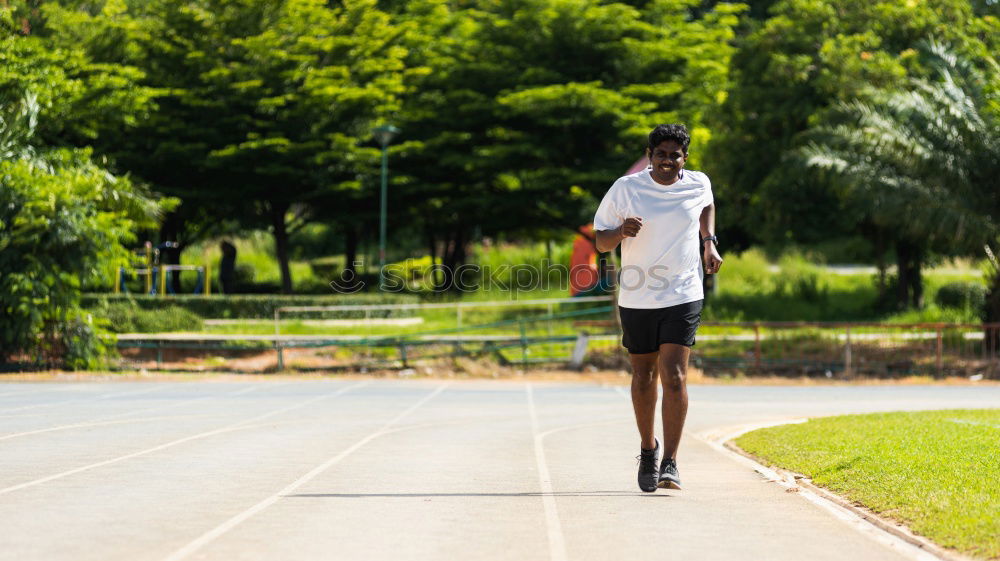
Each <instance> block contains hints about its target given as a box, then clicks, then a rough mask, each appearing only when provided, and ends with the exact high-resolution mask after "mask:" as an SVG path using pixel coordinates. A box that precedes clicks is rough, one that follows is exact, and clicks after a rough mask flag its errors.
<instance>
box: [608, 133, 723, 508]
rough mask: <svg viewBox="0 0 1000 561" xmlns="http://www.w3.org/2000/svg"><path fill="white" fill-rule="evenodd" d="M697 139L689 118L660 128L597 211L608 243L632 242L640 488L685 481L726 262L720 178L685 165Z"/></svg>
mask: <svg viewBox="0 0 1000 561" xmlns="http://www.w3.org/2000/svg"><path fill="white" fill-rule="evenodd" d="M690 143H691V136H690V135H689V134H688V131H687V129H686V128H684V125H660V126H658V127H656V128H655V129H653V131H652V132H651V133H649V143H648V146H647V147H646V156H647V157H649V162H650V167H649V168H648V169H645V170H643V171H640V172H638V173H634V174H632V175H626V176H625V177H622V178H620V179H618V181H615V183H614V185H612V186H611V189H610V190H608V192H607V194H606V195H605V196H604V200H602V201H601V206H600V207H599V208H598V209H597V215H596V216H595V217H594V229H595V230H596V234H597V249H598V250H599V251H602V252H604V251H614V249H615V247H617V246H618V244H619V243H621V244H622V270H621V276H620V279H619V296H618V311H619V314H620V316H621V321H622V330H623V331H624V336H623V337H622V345H624V346H625V348H627V349H628V352H629V359H630V360H631V362H632V371H633V375H632V407H633V409H635V422H636V425H637V426H638V428H639V436H640V438H641V439H642V441H641V444H640V447H641V451H640V454H639V488H640V489H642V490H643V491H645V492H647V493H651V492H653V491H656V488H657V487H663V488H667V489H680V488H681V480H680V476H679V474H678V472H677V448H678V446H679V445H680V441H681V431H682V430H683V428H684V419H685V417H686V416H687V407H688V397H687V387H686V385H685V377H686V374H687V365H688V357H689V356H690V355H691V346H693V345H694V339H695V332H696V331H697V330H698V323H699V321H700V320H701V308H702V305H703V304H704V301H705V295H704V291H703V289H702V279H703V275H704V273H717V272H719V267H721V266H722V257H720V256H719V252H718V250H717V249H716V243H717V241H718V240H717V239H716V237H715V199H714V198H713V196H712V183H711V182H710V181H709V180H708V176H707V175H705V174H704V173H701V172H700V171H691V170H686V169H684V163H685V162H686V161H687V157H688V145H689V144H690ZM702 257H703V258H704V267H705V268H704V272H703V271H702V267H701V259H702ZM657 377H659V379H660V382H661V383H662V384H663V410H662V415H663V441H662V443H661V442H660V439H658V438H656V437H655V436H654V434H653V433H654V424H655V421H654V419H655V414H656V399H657V393H658V390H657V385H656V380H657ZM661 453H662V456H663V462H662V463H660V465H659V468H657V462H658V460H659V459H660V455H661Z"/></svg>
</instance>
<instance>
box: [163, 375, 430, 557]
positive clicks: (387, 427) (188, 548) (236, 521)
mask: <svg viewBox="0 0 1000 561" xmlns="http://www.w3.org/2000/svg"><path fill="white" fill-rule="evenodd" d="M448 385H449V384H448V383H444V384H441V385H440V386H438V388H437V389H436V390H434V391H433V392H431V393H430V394H428V395H426V396H424V398H423V399H421V400H420V401H418V402H417V403H416V404H414V405H412V406H411V407H410V408H409V409H407V410H406V411H403V412H402V413H400V414H399V415H396V416H395V417H393V418H392V419H391V420H389V421H388V422H386V423H385V424H384V425H382V427H381V428H379V429H378V430H377V431H375V432H373V433H372V434H370V435H368V436H366V437H364V438H362V439H361V440H359V441H357V442H355V443H354V444H353V445H351V447H349V448H347V449H346V450H344V451H343V452H341V453H339V454H337V455H336V456H334V457H332V458H330V459H329V460H327V461H325V462H323V463H322V464H320V465H318V466H316V467H314V468H313V469H312V470H310V471H309V473H307V474H305V475H303V476H302V477H300V478H298V479H296V480H295V481H293V482H292V483H290V484H289V485H288V486H286V487H285V488H284V489H282V490H280V491H278V492H277V493H275V494H273V495H271V496H270V497H268V498H266V499H264V500H262V501H261V502H259V503H257V504H255V505H253V506H252V507H250V508H248V509H246V510H244V511H243V512H241V513H239V514H237V515H236V516H233V517H232V518H230V519H229V520H226V521H225V522H223V523H222V524H219V525H218V526H216V527H215V528H212V529H211V530H209V531H207V532H205V533H204V534H202V535H201V536H199V537H197V538H196V539H194V540H193V541H191V542H190V543H188V544H187V545H185V546H184V547H181V548H180V549H178V550H177V551H174V552H173V553H171V554H170V555H168V556H167V557H165V558H164V561H178V560H180V559H184V558H186V557H188V556H189V555H191V554H192V553H194V552H196V551H198V550H199V549H201V548H203V547H205V546H206V545H208V544H209V543H211V542H212V541H214V540H215V539H217V538H218V537H219V536H221V535H223V534H225V533H226V532H228V531H230V530H232V529H233V528H235V527H236V526H238V525H240V524H241V523H242V522H244V521H245V520H247V519H249V518H250V517H252V516H254V515H255V514H257V513H258V512H260V511H262V510H264V509H265V508H267V507H269V506H271V505H272V504H274V503H275V502H277V501H278V499H280V498H281V497H283V496H285V495H288V494H289V493H291V492H292V491H294V490H296V489H298V488H299V487H301V486H302V485H304V484H306V483H308V482H309V481H310V480H311V479H313V478H314V477H316V476H317V475H319V474H321V473H323V472H324V471H326V470H327V469H329V468H330V467H331V466H333V465H334V464H336V463H338V462H340V461H341V460H343V459H344V458H346V457H347V456H348V455H350V454H351V453H353V452H354V451H355V450H357V449H358V448H361V447H362V446H364V445H365V444H368V443H369V442H371V441H372V440H375V439H376V438H378V437H380V436H383V435H385V434H388V433H391V432H397V431H399V430H402V429H392V428H391V427H392V425H394V424H396V423H398V422H399V421H401V420H402V419H403V418H404V417H406V416H407V415H409V414H410V413H412V412H414V411H416V410H417V409H418V408H419V407H421V406H422V405H424V404H425V403H427V402H428V401H430V400H431V399H433V398H434V397H435V396H436V395H438V394H439V393H441V392H442V391H444V389H445V388H446V387H448Z"/></svg>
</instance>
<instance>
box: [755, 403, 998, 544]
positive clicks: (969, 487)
mask: <svg viewBox="0 0 1000 561" xmlns="http://www.w3.org/2000/svg"><path fill="white" fill-rule="evenodd" d="M736 444H737V445H739V446H740V447H741V448H743V449H744V450H746V451H747V452H750V453H751V454H754V455H756V456H759V457H761V458H763V459H764V460H765V461H766V462H767V463H769V464H770V465H776V466H780V467H782V468H786V469H789V470H792V471H796V472H799V473H803V474H805V475H807V476H808V477H811V478H812V480H813V481H814V482H815V483H816V484H818V485H821V486H823V487H826V488H828V489H830V490H831V491H833V492H835V493H837V494H839V495H842V496H844V497H847V498H849V499H851V500H854V501H857V502H859V503H861V504H863V505H865V506H867V507H869V508H871V509H872V510H874V511H876V512H879V513H881V514H883V515H886V516H888V517H891V518H894V519H896V520H899V521H901V522H904V523H905V524H907V525H908V526H909V527H910V528H911V529H912V530H913V531H914V532H916V533H918V534H921V535H924V536H926V537H928V538H930V539H931V540H933V541H934V542H936V543H938V544H940V545H943V546H946V547H951V548H954V549H957V550H959V551H961V552H963V553H965V554H968V555H972V556H975V557H979V558H984V559H1000V409H988V410H954V411H929V412H918V413H880V414H873V415H848V416H842V417H828V418H821V419H813V420H810V421H809V422H806V423H803V424H797V425H785V426H780V427H774V428H768V429H762V430H757V431H753V432H750V433H747V434H745V435H743V436H741V437H740V438H738V439H737V440H736Z"/></svg>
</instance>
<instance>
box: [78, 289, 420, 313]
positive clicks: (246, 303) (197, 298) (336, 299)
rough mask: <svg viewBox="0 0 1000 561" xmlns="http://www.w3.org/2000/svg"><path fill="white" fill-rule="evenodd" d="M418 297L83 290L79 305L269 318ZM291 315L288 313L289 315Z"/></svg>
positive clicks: (404, 301)
mask: <svg viewBox="0 0 1000 561" xmlns="http://www.w3.org/2000/svg"><path fill="white" fill-rule="evenodd" d="M419 301H420V300H419V298H418V297H417V296H414V295H409V294H339V295H331V296H326V295H286V294H229V295H227V294H213V295H211V296H204V295H200V294H180V295H168V296H154V295H132V294H118V295H116V294H84V295H83V298H82V301H81V305H82V307H83V308H85V309H88V310H100V309H107V308H108V307H109V306H111V305H113V304H116V303H130V304H132V305H135V306H138V307H139V308H142V309H144V310H156V311H163V310H167V309H169V308H170V307H172V306H176V307H180V308H183V309H186V310H188V311H190V312H192V313H194V314H197V315H198V316H200V317H202V318H218V319H273V318H274V310H275V308H280V307H283V306H345V305H374V304H413V303H418V302H419ZM408 315H413V311H412V310H377V311H373V312H371V317H398V316H408ZM290 317H291V316H290ZM295 317H298V318H358V317H365V313H364V312H362V311H354V312H337V313H332V312H324V313H323V314H311V315H308V316H306V315H303V314H297V315H296V316H295Z"/></svg>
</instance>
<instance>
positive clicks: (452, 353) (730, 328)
mask: <svg viewBox="0 0 1000 561" xmlns="http://www.w3.org/2000/svg"><path fill="white" fill-rule="evenodd" d="M609 300H610V299H609V298H608V297H597V298H573V299H545V300H529V301H501V302H462V303H450V304H444V303H442V304H406V305H385V306H324V307H290V308H282V309H280V311H278V312H276V314H275V322H274V325H275V334H274V335H198V334H191V335H169V334H168V335H150V336H147V335H141V334H131V335H124V336H121V337H120V338H119V341H118V346H119V348H121V349H122V350H123V351H125V353H124V354H125V355H126V358H125V361H124V362H123V366H124V367H137V366H138V367H151V368H157V367H164V365H165V364H166V363H170V364H172V365H173V366H172V367H177V364H178V360H177V358H178V357H188V358H190V359H191V360H190V361H189V362H192V363H193V364H198V360H199V357H200V358H202V359H204V358H205V357H208V358H212V357H213V356H215V357H216V359H217V360H215V363H214V365H215V366H218V364H219V363H220V362H222V363H225V362H226V358H225V356H256V357H258V359H260V357H261V356H262V355H266V354H268V353H272V352H273V355H270V356H272V357H273V360H270V361H268V360H258V361H257V362H258V363H263V364H265V365H266V368H265V369H277V370H285V369H288V368H292V369H300V370H302V369H316V370H324V369H358V368H386V367H388V368H410V367H413V366H415V365H420V364H424V363H427V362H428V361H435V360H440V359H447V358H458V357H468V358H473V359H478V358H488V359H490V360H492V361H495V362H496V363H499V364H501V365H520V366H524V367H527V366H529V365H531V364H537V363H547V364H554V365H558V364H563V365H565V366H568V367H572V368H579V367H581V366H584V365H586V364H591V365H595V366H597V367H599V368H622V369H627V368H628V358H627V355H626V354H625V352H624V350H623V349H622V348H621V345H620V338H621V334H620V331H619V326H618V325H617V323H616V322H615V321H612V320H609V319H607V318H608V317H613V315H612V312H613V310H614V308H613V305H611V302H610V301H609ZM588 304H589V306H588ZM594 304H597V305H596V306H595V305H594ZM601 304H603V305H601ZM581 305H583V306H582V307H581ZM514 306H520V307H535V308H539V309H540V310H544V311H545V312H546V313H543V314H540V315H533V316H531V315H516V314H520V312H516V311H514V310H511V311H510V312H504V313H503V314H501V315H498V316H496V317H502V318H508V317H511V314H514V315H515V317H512V319H501V320H500V321H490V322H487V323H478V324H472V325H469V324H468V323H464V322H463V310H464V311H465V312H466V313H469V310H471V309H474V308H480V309H483V308H491V309H501V308H502V309H509V308H511V307H514ZM401 307H403V308H405V309H407V310H412V311H414V312H418V311H420V310H441V309H445V308H452V309H454V310H455V317H454V322H449V324H450V325H453V326H454V327H448V328H444V329H440V328H439V329H433V330H424V331H416V332H409V333H405V334H398V335H372V331H371V330H370V329H369V330H366V329H365V328H363V327H362V328H358V329H357V330H355V331H354V332H353V334H350V335H344V334H341V335H288V334H282V333H281V332H280V325H281V323H280V319H281V317H280V316H281V314H285V316H286V317H287V316H288V314H293V313H313V312H321V313H328V312H331V311H333V312H336V313H342V312H344V311H345V310H346V311H350V312H353V313H361V312H364V314H365V315H366V317H369V318H370V317H372V316H373V315H375V316H376V317H377V313H378V312H380V311H385V310H389V309H393V310H395V309H398V308H401ZM479 317H483V316H482V315H480V316H479ZM553 326H556V328H555V329H553ZM998 343H1000V324H946V323H921V324H888V323H870V322H869V323H865V322H851V323H848V322H836V323H828V322H827V323H824V322H755V323H748V322H706V323H703V324H702V326H701V328H700V329H699V333H698V338H697V344H696V345H695V347H694V348H693V349H692V364H693V365H694V366H696V367H698V368H701V369H702V370H704V371H705V372H706V373H709V374H712V373H716V372H720V373H721V372H742V373H747V374H756V373H765V374H774V375H788V376H801V375H806V376H826V377H834V376H836V377H838V378H849V377H854V376H865V377H898V376H904V375H914V374H917V375H932V376H971V377H982V378H1000V349H998V347H1000V345H998ZM218 355H225V356H221V357H220V356H218ZM203 362H204V361H203ZM150 363H154V364H150ZM203 366H204V364H202V368H201V369H205V368H203ZM208 366H213V363H211V362H210V363H209V364H208ZM231 369H234V370H241V367H240V366H239V364H236V365H235V366H233V367H232V368H231Z"/></svg>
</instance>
